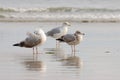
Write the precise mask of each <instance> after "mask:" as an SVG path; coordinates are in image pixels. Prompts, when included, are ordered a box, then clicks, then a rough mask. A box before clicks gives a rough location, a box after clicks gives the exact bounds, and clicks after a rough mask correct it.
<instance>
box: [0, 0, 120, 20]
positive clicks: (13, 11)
mask: <svg viewBox="0 0 120 80" xmlns="http://www.w3.org/2000/svg"><path fill="white" fill-rule="evenodd" d="M113 3H114V4H113ZM119 4H120V1H119V0H105V1H103V0H64V1H63V0H59V1H58V0H9V1H8V0H0V21H11V22H12V21H13V22H14V21H18V22H19V21H22V22H24V21H27V22H29V21H32V22H36V21H79V22H119V21H120V7H119Z"/></svg>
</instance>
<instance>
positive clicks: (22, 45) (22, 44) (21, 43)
mask: <svg viewBox="0 0 120 80" xmlns="http://www.w3.org/2000/svg"><path fill="white" fill-rule="evenodd" d="M24 45H25V43H24V42H20V43H16V44H13V46H20V47H24Z"/></svg>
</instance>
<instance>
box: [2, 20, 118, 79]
mask: <svg viewBox="0 0 120 80" xmlns="http://www.w3.org/2000/svg"><path fill="white" fill-rule="evenodd" d="M70 23H71V27H70V28H69V31H68V33H74V32H75V31H76V30H80V31H81V32H83V33H85V35H84V37H83V41H81V43H80V44H79V45H77V46H76V53H75V54H76V55H75V56H73V55H71V54H72V52H71V47H70V46H69V45H68V44H66V43H61V46H60V48H58V49H56V42H55V39H53V38H51V37H48V38H47V41H46V43H45V44H43V45H42V46H40V47H39V49H38V50H39V53H40V54H38V55H33V53H32V48H20V47H14V46H12V45H13V44H14V43H16V42H19V41H22V40H24V39H25V38H26V37H27V35H26V33H27V32H33V31H34V30H35V29H36V28H42V29H43V30H44V31H45V32H47V31H48V30H50V29H52V28H54V27H57V26H60V25H61V24H62V22H0V44H1V45H0V71H1V72H0V79H1V80H119V79H120V77H119V74H120V69H119V67H120V63H119V61H120V58H119V57H120V54H119V53H120V47H119V45H120V43H119V41H120V37H119V35H120V27H119V25H120V23H81V22H70Z"/></svg>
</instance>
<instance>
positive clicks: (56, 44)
mask: <svg viewBox="0 0 120 80" xmlns="http://www.w3.org/2000/svg"><path fill="white" fill-rule="evenodd" d="M56 48H57V40H56Z"/></svg>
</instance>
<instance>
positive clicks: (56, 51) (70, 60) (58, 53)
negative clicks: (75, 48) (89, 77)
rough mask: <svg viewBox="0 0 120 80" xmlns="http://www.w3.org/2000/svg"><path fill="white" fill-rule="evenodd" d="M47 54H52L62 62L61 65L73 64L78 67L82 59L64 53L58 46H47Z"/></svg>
mask: <svg viewBox="0 0 120 80" xmlns="http://www.w3.org/2000/svg"><path fill="white" fill-rule="evenodd" d="M46 50H47V52H46V53H47V54H52V56H53V58H54V59H56V60H58V61H60V62H62V66H74V67H77V68H80V67H81V66H82V61H81V59H80V57H79V56H75V55H70V54H65V52H64V50H63V49H60V48H49V49H46Z"/></svg>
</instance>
